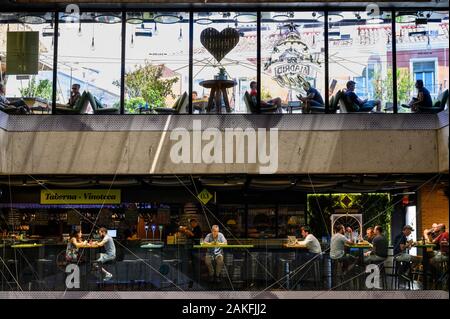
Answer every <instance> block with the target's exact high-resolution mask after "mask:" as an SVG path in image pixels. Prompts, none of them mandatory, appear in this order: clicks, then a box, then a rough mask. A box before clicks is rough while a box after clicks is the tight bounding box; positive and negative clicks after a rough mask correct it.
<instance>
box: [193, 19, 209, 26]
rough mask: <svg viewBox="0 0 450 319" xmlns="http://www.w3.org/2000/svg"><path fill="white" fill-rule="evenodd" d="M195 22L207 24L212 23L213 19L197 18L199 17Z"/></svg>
mask: <svg viewBox="0 0 450 319" xmlns="http://www.w3.org/2000/svg"><path fill="white" fill-rule="evenodd" d="M195 22H196V23H197V24H200V25H208V24H211V23H213V20H211V19H209V18H199V19H197V20H195Z"/></svg>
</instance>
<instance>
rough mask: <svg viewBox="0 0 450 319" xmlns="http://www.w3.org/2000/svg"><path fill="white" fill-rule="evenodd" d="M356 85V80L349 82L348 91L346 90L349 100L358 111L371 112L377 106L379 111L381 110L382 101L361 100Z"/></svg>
mask: <svg viewBox="0 0 450 319" xmlns="http://www.w3.org/2000/svg"><path fill="white" fill-rule="evenodd" d="M355 85H356V83H355V82H354V81H348V82H347V85H346V86H347V91H345V97H346V98H347V100H348V101H349V102H350V103H352V104H353V105H354V106H355V107H356V108H357V109H356V110H355V111H356V112H370V111H372V109H373V108H374V107H376V110H377V111H380V110H381V101H379V100H368V99H365V100H361V99H360V98H359V97H358V95H356V93H355Z"/></svg>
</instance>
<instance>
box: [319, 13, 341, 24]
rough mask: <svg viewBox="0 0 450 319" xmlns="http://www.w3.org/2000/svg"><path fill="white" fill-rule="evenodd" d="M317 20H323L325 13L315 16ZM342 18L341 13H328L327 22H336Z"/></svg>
mask: <svg viewBox="0 0 450 319" xmlns="http://www.w3.org/2000/svg"><path fill="white" fill-rule="evenodd" d="M317 20H318V21H320V22H325V15H320V16H318V17H317ZM342 20H344V16H343V15H341V14H337V13H333V14H329V15H328V22H329V23H337V22H341V21H342Z"/></svg>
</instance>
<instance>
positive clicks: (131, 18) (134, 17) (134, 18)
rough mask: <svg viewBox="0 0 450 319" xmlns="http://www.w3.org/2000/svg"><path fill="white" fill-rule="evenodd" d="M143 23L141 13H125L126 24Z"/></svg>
mask: <svg viewBox="0 0 450 319" xmlns="http://www.w3.org/2000/svg"><path fill="white" fill-rule="evenodd" d="M143 22H144V18H143V17H142V14H141V13H127V23H129V24H141V23H143Z"/></svg>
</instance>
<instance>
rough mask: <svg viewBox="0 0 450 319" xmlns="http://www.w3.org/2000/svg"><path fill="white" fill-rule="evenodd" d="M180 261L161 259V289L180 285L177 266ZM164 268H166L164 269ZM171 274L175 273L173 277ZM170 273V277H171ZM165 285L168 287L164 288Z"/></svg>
mask: <svg viewBox="0 0 450 319" xmlns="http://www.w3.org/2000/svg"><path fill="white" fill-rule="evenodd" d="M180 263H181V260H180V259H177V258H175V259H163V261H162V265H161V267H160V273H161V275H163V277H162V278H161V279H162V281H161V288H169V287H170V286H172V285H174V284H175V285H179V283H180V276H179V275H180V274H179V269H178V266H179V265H180ZM164 266H166V267H164ZM173 272H176V276H174V275H173ZM171 273H172V275H171ZM165 285H168V286H166V287H165Z"/></svg>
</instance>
